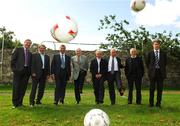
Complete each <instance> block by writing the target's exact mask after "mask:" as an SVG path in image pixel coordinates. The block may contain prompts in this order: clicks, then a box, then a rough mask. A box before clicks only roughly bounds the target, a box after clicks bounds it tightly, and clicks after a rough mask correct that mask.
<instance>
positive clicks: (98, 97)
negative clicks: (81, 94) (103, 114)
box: [93, 77, 104, 104]
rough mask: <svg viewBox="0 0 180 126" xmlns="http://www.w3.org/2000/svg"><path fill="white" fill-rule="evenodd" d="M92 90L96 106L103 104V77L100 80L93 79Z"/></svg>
mask: <svg viewBox="0 0 180 126" xmlns="http://www.w3.org/2000/svg"><path fill="white" fill-rule="evenodd" d="M93 88H94V95H95V102H96V103H97V104H99V103H103V102H104V101H103V99H104V77H101V78H100V79H97V78H94V79H93Z"/></svg>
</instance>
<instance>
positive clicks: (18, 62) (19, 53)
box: [11, 47, 32, 74]
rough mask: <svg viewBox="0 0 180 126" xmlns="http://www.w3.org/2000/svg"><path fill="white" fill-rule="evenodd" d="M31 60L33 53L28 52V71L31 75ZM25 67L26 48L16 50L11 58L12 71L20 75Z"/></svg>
mask: <svg viewBox="0 0 180 126" xmlns="http://www.w3.org/2000/svg"><path fill="white" fill-rule="evenodd" d="M31 60H32V53H31V52H30V51H28V70H29V74H30V72H31ZM24 65H25V54H24V48H23V47H21V48H16V49H15V50H14V51H13V53H12V57H11V69H12V71H13V72H14V73H16V74H17V73H20V72H22V71H23V70H24Z"/></svg>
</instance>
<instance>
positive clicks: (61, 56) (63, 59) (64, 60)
mask: <svg viewBox="0 0 180 126" xmlns="http://www.w3.org/2000/svg"><path fill="white" fill-rule="evenodd" d="M62 55H63V60H64V62H65V53H64V54H62V53H61V52H60V59H62Z"/></svg>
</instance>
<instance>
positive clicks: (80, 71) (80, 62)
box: [71, 48, 88, 104]
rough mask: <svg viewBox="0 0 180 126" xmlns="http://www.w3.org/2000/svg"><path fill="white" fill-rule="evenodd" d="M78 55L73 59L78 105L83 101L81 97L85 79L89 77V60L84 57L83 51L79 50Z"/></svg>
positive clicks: (77, 50)
mask: <svg viewBox="0 0 180 126" xmlns="http://www.w3.org/2000/svg"><path fill="white" fill-rule="evenodd" d="M75 53H76V55H75V56H73V57H72V58H71V62H72V68H73V79H74V86H75V88H74V89H75V98H76V103H77V104H79V102H80V101H81V95H80V93H82V89H83V85H84V79H85V76H86V75H87V70H88V59H87V57H86V56H85V55H82V52H81V49H80V48H78V49H76V51H75Z"/></svg>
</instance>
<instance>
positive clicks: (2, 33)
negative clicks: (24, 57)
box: [0, 27, 22, 49]
mask: <svg viewBox="0 0 180 126" xmlns="http://www.w3.org/2000/svg"><path fill="white" fill-rule="evenodd" d="M14 36H15V34H14V32H13V31H7V29H6V28H5V27H2V28H0V48H2V42H3V41H4V48H6V49H13V48H15V47H19V46H22V44H21V43H20V41H19V40H13V37H14Z"/></svg>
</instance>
